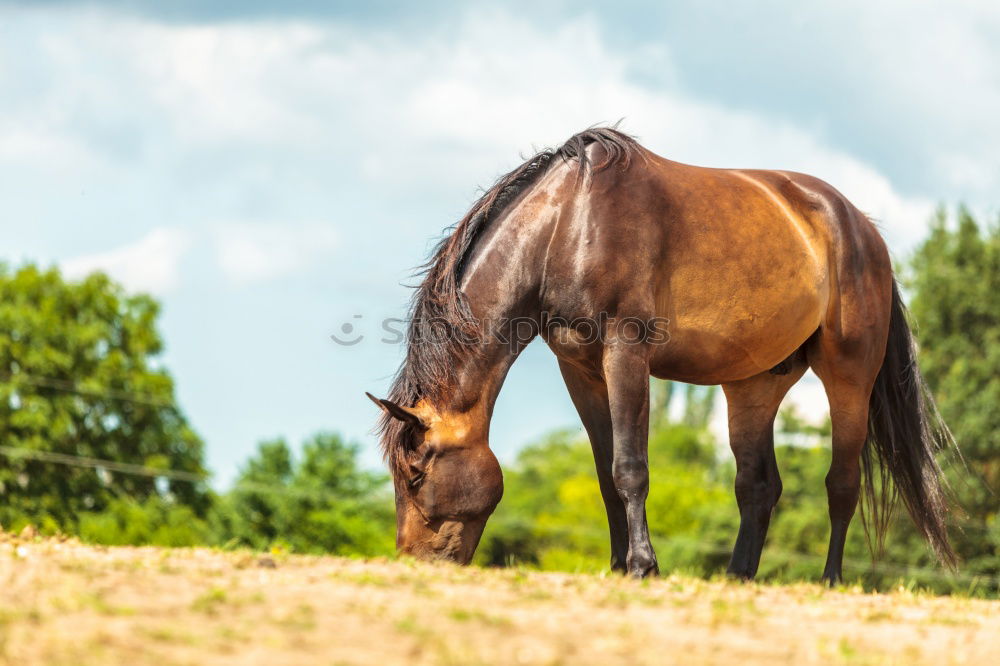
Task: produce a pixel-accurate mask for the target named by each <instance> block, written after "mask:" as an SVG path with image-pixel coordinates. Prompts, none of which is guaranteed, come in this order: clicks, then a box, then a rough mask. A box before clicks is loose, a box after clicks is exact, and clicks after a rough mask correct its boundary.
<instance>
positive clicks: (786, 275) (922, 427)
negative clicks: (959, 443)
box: [369, 128, 955, 582]
mask: <svg viewBox="0 0 1000 666" xmlns="http://www.w3.org/2000/svg"><path fill="white" fill-rule="evenodd" d="M535 335H541V336H542V337H543V338H544V339H545V341H546V342H547V343H548V345H549V346H550V348H551V349H552V351H553V352H554V353H555V355H556V356H557V358H558V360H559V367H560V369H561V371H562V375H563V378H564V379H565V382H566V386H567V388H568V389H569V392H570V396H571V397H572V399H573V403H574V404H575V406H576V408H577V410H578V411H579V414H580V418H581V419H582V421H583V424H584V426H585V428H586V430H587V433H588V435H589V436H590V442H591V445H592V447H593V452H594V458H595V461H596V465H597V476H598V479H599V481H600V488H601V494H602V496H603V498H604V503H605V505H606V508H607V513H608V523H609V526H610V532H611V566H612V568H614V569H619V570H625V571H627V572H628V573H630V574H632V575H635V576H645V575H647V574H651V573H656V572H657V571H658V568H657V562H656V555H655V553H654V552H653V547H652V545H651V543H650V539H649V531H648V528H647V525H646V509H645V500H646V495H647V492H648V487H649V470H648V464H647V431H648V427H649V426H648V424H649V418H648V412H649V376H650V375H653V376H655V377H660V378H664V379H673V380H679V381H683V382H690V383H696V384H721V385H722V387H723V389H724V392H725V395H726V399H727V401H728V404H729V434H730V446H731V447H732V450H733V453H734V455H735V456H736V466H737V474H736V500H737V503H738V505H739V510H740V529H739V534H738V535H737V537H736V545H735V547H734V549H733V554H732V559H731V561H730V564H729V572H730V573H731V574H734V575H736V576H740V577H744V578H750V577H753V576H754V574H755V573H756V571H757V565H758V563H759V560H760V554H761V549H762V548H763V545H764V537H765V535H766V532H767V527H768V523H769V521H770V517H771V511H772V509H773V508H774V505H775V503H776V502H777V501H778V496H779V495H780V494H781V480H780V479H779V477H778V468H777V465H776V463H775V456H774V441H773V425H774V418H775V414H776V412H777V410H778V406H779V403H780V402H781V400H782V398H783V397H784V395H785V393H786V392H787V391H788V389H789V388H790V387H791V386H792V385H793V384H795V382H796V381H798V380H799V378H800V377H801V376H802V374H803V373H804V372H805V370H806V368H807V367H811V368H812V369H813V370H814V371H815V373H816V374H817V375H818V376H819V378H820V379H821V380H822V382H823V385H824V387H825V389H826V393H827V397H828V399H829V402H830V414H831V419H832V421H833V455H832V462H831V465H830V471H829V474H828V475H827V477H826V488H827V493H828V498H829V505H830V522H831V532H830V546H829V554H828V557H827V562H826V567H825V569H824V572H823V577H824V578H825V579H826V580H828V581H830V582H836V581H839V580H841V561H842V558H843V551H844V540H845V538H846V534H847V528H848V524H849V523H850V521H851V518H852V516H853V515H854V512H855V508H856V506H857V503H858V498H859V494H860V489H861V483H862V476H864V477H865V479H866V480H867V483H866V493H865V496H866V498H867V499H869V500H870V502H866V504H868V505H869V509H870V510H871V512H872V518H873V521H872V524H873V526H874V531H875V535H876V538H877V539H880V538H881V534H882V533H883V530H884V528H885V524H886V520H887V519H888V516H889V512H890V511H891V507H892V504H893V500H894V498H895V497H896V494H897V493H898V495H901V496H902V498H903V500H904V502H905V504H906V507H907V509H908V510H909V513H910V515H911V517H912V518H913V521H914V522H915V523H916V525H917V527H918V528H919V529H920V530H921V532H922V533H923V534H924V536H925V537H926V538H927V539H928V541H929V542H930V544H931V545H932V546H933V547H934V549H935V551H936V552H937V553H938V555H939V556H940V558H941V559H942V560H943V561H945V562H947V563H953V562H954V559H955V556H954V553H953V552H952V550H951V547H950V545H949V543H948V535H947V531H946V527H945V515H946V506H945V501H944V496H943V493H942V490H941V485H940V481H939V479H940V470H939V468H938V466H937V464H936V462H935V452H936V451H937V450H938V449H940V448H942V447H944V446H945V445H947V444H948V441H949V435H948V431H947V428H946V427H945V426H944V424H943V423H941V422H940V420H939V419H938V418H937V416H936V414H937V412H936V410H935V408H934V405H933V402H932V400H931V398H930V396H929V394H928V393H927V391H926V389H925V388H924V385H923V383H922V381H921V378H920V375H919V372H918V370H917V367H916V364H915V359H914V350H913V341H912V338H911V336H910V331H909V328H908V326H907V322H906V315H905V311H904V309H903V304H902V302H901V300H900V297H899V292H898V291H897V288H896V285H895V281H894V278H893V274H892V266H891V264H890V261H889V254H888V252H887V250H886V246H885V243H884V242H883V241H882V239H881V237H880V236H879V234H878V232H877V230H876V228H875V226H874V225H873V224H872V223H871V221H869V220H868V218H867V217H865V215H863V214H862V213H861V212H860V211H859V210H858V209H857V208H855V207H854V206H853V205H852V204H851V203H850V202H849V201H848V200H847V199H846V198H844V196H843V195H842V194H840V193H839V192H838V191H837V190H835V189H834V188H833V187H831V186H830V185H828V184H826V183H824V182H823V181H821V180H818V179H816V178H813V177H810V176H806V175H803V174H799V173H790V172H784V171H753V170H743V169H708V168H701V167H694V166H689V165H685V164H680V163H677V162H672V161H670V160H667V159H664V158H662V157H659V156H658V155H656V154H654V153H652V152H650V151H648V150H646V149H645V148H643V147H641V146H640V145H639V144H638V143H636V141H635V140H634V139H633V138H631V137H629V136H627V135H625V134H623V133H621V132H619V131H617V130H616V129H611V128H594V129H589V130H586V131H584V132H581V133H579V134H577V135H575V136H573V137H572V138H571V139H570V140H569V141H567V142H566V144H565V145H563V146H562V147H561V148H559V149H558V150H547V151H543V152H541V153H539V154H537V155H535V156H534V157H532V158H531V159H530V160H528V161H527V162H525V163H524V164H522V165H521V166H519V167H518V168H517V169H515V170H514V171H512V172H511V173H509V174H507V175H506V176H504V177H502V178H501V179H500V180H499V181H498V182H497V183H496V184H495V185H494V186H493V187H492V188H491V189H490V190H489V191H488V192H486V194H485V195H483V197H482V198H481V199H480V200H479V201H477V202H476V203H475V205H474V206H473V207H472V210H470V211H469V213H468V214H467V215H466V216H465V217H464V218H463V219H462V220H461V221H460V222H459V223H458V225H457V226H456V227H455V228H454V230H453V232H452V233H451V234H450V235H449V236H447V237H446V238H445V239H444V240H443V241H442V243H441V244H440V246H439V247H438V249H437V250H436V251H435V253H434V256H433V258H432V259H431V260H430V262H429V263H428V264H427V267H426V278H425V279H424V281H423V283H422V284H421V286H420V287H419V289H418V291H417V292H416V294H415V297H414V300H413V306H412V312H411V319H410V325H409V337H408V349H407V354H406V358H405V361H404V363H403V365H402V367H401V368H400V370H399V373H398V374H397V376H396V379H395V381H394V383H393V386H392V389H391V393H390V395H389V399H387V400H380V399H377V398H374V397H372V396H370V395H369V397H370V398H372V400H374V401H375V402H376V403H377V404H378V405H379V406H380V407H381V408H382V409H383V411H384V415H383V418H382V421H381V432H382V446H383V447H384V453H385V455H386V456H387V459H388V461H389V466H390V469H391V471H392V475H393V479H394V485H395V491H396V519H397V533H396V543H397V547H398V548H399V550H400V551H402V552H404V553H410V554H414V555H417V556H422V557H438V558H445V559H450V560H454V561H457V562H462V563H467V562H468V561H469V560H470V559H471V558H472V555H473V553H474V551H475V548H476V545H477V543H478V542H479V538H480V536H481V535H482V532H483V528H484V526H485V524H486V520H487V518H489V516H490V514H491V513H492V512H493V510H494V508H495V507H496V505H497V503H498V502H499V501H500V497H501V495H502V493H503V478H502V475H501V472H500V466H499V464H498V463H497V460H496V458H495V457H494V455H493V453H492V452H491V451H490V448H489V445H488V433H489V423H490V417H491V415H492V412H493V405H494V402H495V400H496V398H497V394H498V393H499V391H500V386H501V384H502V383H503V381H504V378H505V376H506V375H507V371H508V369H509V368H510V366H511V364H512V363H513V362H514V360H515V359H516V358H517V356H518V354H519V353H520V351H521V350H522V349H523V348H524V346H525V345H526V344H527V343H528V342H529V341H530V340H531V338H533V337H534V336H535ZM862 470H864V471H865V472H866V473H865V474H864V475H863V474H862ZM874 477H878V478H877V479H876V478H874Z"/></svg>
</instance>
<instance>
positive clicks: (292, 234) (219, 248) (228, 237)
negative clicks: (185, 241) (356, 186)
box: [215, 222, 337, 285]
mask: <svg viewBox="0 0 1000 666" xmlns="http://www.w3.org/2000/svg"><path fill="white" fill-rule="evenodd" d="M336 245H337V234H336V232H335V231H334V230H333V228H332V227H331V226H330V225H329V224H322V223H260V222H244V223H236V222H230V223H226V224H222V225H219V226H218V227H217V228H216V229H215V246H216V256H217V258H218V262H219V266H220V268H221V269H222V272H223V273H224V274H225V276H226V277H227V278H228V279H229V280H230V282H232V283H234V284H238V285H244V284H250V283H253V282H262V281H267V280H273V279H275V278H280V277H283V276H285V275H289V274H292V273H295V272H299V271H302V270H305V269H308V268H310V267H312V266H313V265H314V264H315V263H316V262H318V261H319V260H320V259H322V258H323V257H324V256H326V255H328V254H329V252H330V251H331V250H332V249H333V248H334V247H335V246H336Z"/></svg>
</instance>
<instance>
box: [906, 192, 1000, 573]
mask: <svg viewBox="0 0 1000 666" xmlns="http://www.w3.org/2000/svg"><path fill="white" fill-rule="evenodd" d="M956 218H957V219H955V220H954V222H951V221H950V220H949V219H948V215H947V214H946V212H945V211H944V210H939V211H938V213H937V215H936V216H935V218H934V220H933V222H932V224H931V233H930V236H929V237H928V238H927V240H926V241H924V243H923V244H922V245H921V246H920V247H919V248H918V249H917V251H916V253H915V255H914V257H913V259H912V261H911V262H910V267H909V268H910V270H909V271H908V274H907V277H908V279H907V282H906V284H907V287H908V288H909V290H910V291H911V293H912V294H913V297H912V299H911V302H910V310H911V313H912V315H913V318H914V319H915V321H916V325H917V336H918V339H919V341H920V364H921V369H922V371H923V373H924V377H925V378H926V380H927V383H928V384H929V385H930V387H931V388H932V390H933V392H934V395H935V396H936V397H937V401H938V406H939V408H940V410H941V414H942V416H943V417H944V419H945V421H946V422H947V423H948V425H949V426H950V427H951V430H952V432H953V433H954V436H955V440H956V442H957V443H958V446H959V449H960V450H961V452H962V456H963V457H964V459H965V464H962V463H960V462H956V461H954V460H952V461H951V464H950V465H949V468H950V469H949V476H950V477H951V480H952V483H951V485H952V489H953V491H954V492H955V494H956V496H957V498H958V499H959V501H960V504H961V508H962V510H964V512H965V513H966V514H967V515H966V516H965V517H964V519H963V518H962V517H961V516H957V517H956V519H957V520H959V521H960V526H961V529H956V530H954V531H953V533H952V536H953V539H954V540H955V541H956V545H957V547H958V552H959V553H960V555H961V556H962V558H963V559H964V565H963V571H964V572H965V573H966V574H976V573H978V574H985V575H987V576H991V577H993V578H994V582H993V585H994V586H996V580H995V578H996V577H997V576H1000V524H998V521H997V511H998V507H1000V499H998V498H1000V409H998V405H1000V226H997V225H996V224H994V225H991V226H987V227H986V228H983V227H981V226H980V225H979V224H978V223H977V222H976V220H975V219H974V218H973V217H972V215H971V214H970V213H969V211H968V210H966V209H965V208H960V209H959V210H958V213H957V216H956ZM966 465H967V467H966Z"/></svg>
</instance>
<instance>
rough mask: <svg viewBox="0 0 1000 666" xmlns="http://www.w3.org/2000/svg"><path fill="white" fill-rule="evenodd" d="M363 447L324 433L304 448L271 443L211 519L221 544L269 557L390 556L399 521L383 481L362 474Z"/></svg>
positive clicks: (249, 465)
mask: <svg viewBox="0 0 1000 666" xmlns="http://www.w3.org/2000/svg"><path fill="white" fill-rule="evenodd" d="M357 452H358V447H357V446H356V445H354V444H349V443H347V442H345V441H344V440H343V439H342V438H341V437H340V436H339V435H336V434H331V433H320V434H317V435H314V436H313V437H311V438H310V439H309V440H307V441H306V442H305V443H304V444H303V446H302V452H301V455H300V456H299V459H298V460H296V459H295V458H294V457H293V456H292V452H291V449H290V448H289V446H288V444H287V443H286V442H285V441H284V440H282V439H277V440H271V441H266V442H263V443H261V444H260V446H259V448H258V450H257V454H256V455H255V456H253V457H251V458H250V459H249V460H248V461H247V463H246V464H245V465H244V467H243V469H242V470H241V472H240V474H239V477H238V478H237V480H236V483H235V485H234V486H233V488H232V490H231V491H230V492H229V493H227V494H226V495H224V496H223V497H221V498H220V499H219V502H218V503H217V506H216V510H215V511H214V513H213V523H214V525H215V531H216V533H217V535H218V537H217V538H218V539H220V540H222V541H224V542H228V543H230V544H239V545H244V546H250V547H252V548H258V549H264V548H269V547H271V546H274V545H280V546H284V547H287V548H290V549H292V550H294V551H296V552H306V553H318V552H326V553H337V554H343V555H387V554H390V553H391V552H392V551H393V544H394V537H395V519H394V514H393V507H392V500H391V495H390V491H389V487H388V483H387V477H386V475H384V474H375V473H372V472H367V471H364V470H361V469H359V468H358V465H357Z"/></svg>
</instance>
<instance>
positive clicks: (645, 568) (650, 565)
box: [628, 558, 660, 578]
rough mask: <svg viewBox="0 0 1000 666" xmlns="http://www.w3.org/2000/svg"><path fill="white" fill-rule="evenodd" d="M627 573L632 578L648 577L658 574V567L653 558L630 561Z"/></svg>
mask: <svg viewBox="0 0 1000 666" xmlns="http://www.w3.org/2000/svg"><path fill="white" fill-rule="evenodd" d="M628 574H629V576H631V577H632V578H648V577H650V576H659V575H660V567H659V565H658V564H657V563H656V559H655V558H654V559H653V560H651V561H647V562H641V563H639V562H632V563H631V564H629V567H628Z"/></svg>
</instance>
